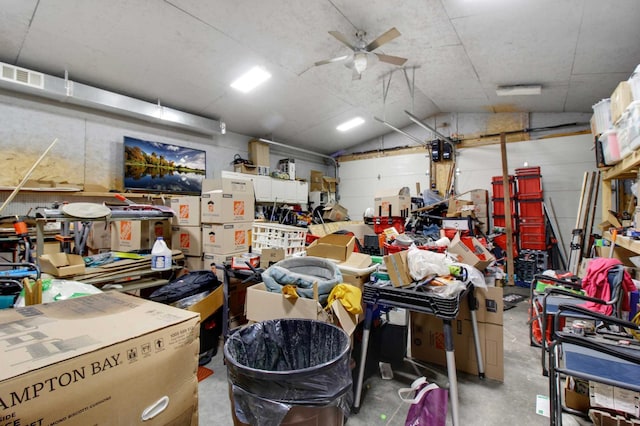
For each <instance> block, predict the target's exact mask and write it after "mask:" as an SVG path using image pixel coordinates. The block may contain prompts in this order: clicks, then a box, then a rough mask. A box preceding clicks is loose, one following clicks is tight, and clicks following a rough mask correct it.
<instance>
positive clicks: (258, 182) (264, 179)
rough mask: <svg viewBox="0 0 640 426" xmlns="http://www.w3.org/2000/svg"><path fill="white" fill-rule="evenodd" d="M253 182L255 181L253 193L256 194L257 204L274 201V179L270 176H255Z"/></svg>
mask: <svg viewBox="0 0 640 426" xmlns="http://www.w3.org/2000/svg"><path fill="white" fill-rule="evenodd" d="M251 180H252V181H253V191H254V192H255V194H256V201H257V202H264V201H272V200H273V187H272V185H271V181H272V179H271V178H270V177H269V176H253V177H252V178H251Z"/></svg>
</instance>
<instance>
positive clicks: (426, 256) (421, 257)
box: [407, 244, 451, 281]
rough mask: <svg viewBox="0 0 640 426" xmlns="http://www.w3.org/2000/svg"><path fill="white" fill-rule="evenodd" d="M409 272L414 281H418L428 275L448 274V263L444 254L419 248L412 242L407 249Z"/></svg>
mask: <svg viewBox="0 0 640 426" xmlns="http://www.w3.org/2000/svg"><path fill="white" fill-rule="evenodd" d="M407 263H408V265H409V274H410V275H411V278H413V279H414V280H415V281H420V280H421V279H423V278H425V277H426V276H428V275H433V274H435V275H441V276H444V275H449V264H450V263H451V262H450V261H449V259H448V258H447V256H446V255H444V254H441V253H434V252H432V251H429V250H420V249H419V248H417V247H416V246H415V244H412V245H411V247H409V250H408V251H407Z"/></svg>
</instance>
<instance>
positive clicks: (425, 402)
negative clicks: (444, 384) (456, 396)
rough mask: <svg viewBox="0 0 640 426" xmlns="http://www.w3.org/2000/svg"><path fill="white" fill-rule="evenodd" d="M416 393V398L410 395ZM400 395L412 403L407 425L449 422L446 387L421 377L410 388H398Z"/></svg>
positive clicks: (438, 425) (422, 425)
mask: <svg viewBox="0 0 640 426" xmlns="http://www.w3.org/2000/svg"><path fill="white" fill-rule="evenodd" d="M412 393H414V394H415V397H414V398H409V397H408V396H409V395H411V394H412ZM398 396H400V399H402V400H403V401H405V402H409V403H411V407H410V408H409V412H408V413H407V419H406V420H405V423H404V424H405V426H427V425H428V426H445V425H446V423H447V402H448V397H449V394H448V392H447V390H446V389H443V388H441V387H438V385H437V384H435V383H428V382H427V379H426V378H424V377H420V378H419V379H416V380H415V381H414V382H413V383H411V387H410V388H403V389H398Z"/></svg>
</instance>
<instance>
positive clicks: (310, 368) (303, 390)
mask: <svg viewBox="0 0 640 426" xmlns="http://www.w3.org/2000/svg"><path fill="white" fill-rule="evenodd" d="M349 352H350V345H349V336H347V334H346V333H345V332H344V331H342V330H341V329H340V328H338V327H336V326H334V325H331V324H327V323H324V322H321V321H315V320H307V319H279V320H269V321H263V322H259V323H255V324H252V325H249V326H247V327H244V328H242V329H240V330H238V331H237V332H235V333H234V334H233V335H231V336H230V337H229V339H228V340H227V342H226V343H225V345H224V356H225V359H226V361H227V376H228V380H229V397H230V398H231V409H232V416H233V421H234V425H236V426H238V425H252V426H275V425H300V426H304V425H318V424H321V425H326V426H340V425H342V424H343V422H344V419H345V417H347V416H348V415H349V410H350V407H351V405H352V402H353V391H352V389H353V387H352V378H351V370H350V368H349V360H350V354H349Z"/></svg>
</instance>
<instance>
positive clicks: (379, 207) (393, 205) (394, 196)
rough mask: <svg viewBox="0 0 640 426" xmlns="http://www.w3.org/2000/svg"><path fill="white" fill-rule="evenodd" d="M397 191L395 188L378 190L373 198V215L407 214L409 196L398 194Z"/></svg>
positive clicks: (409, 203) (409, 201)
mask: <svg viewBox="0 0 640 426" xmlns="http://www.w3.org/2000/svg"><path fill="white" fill-rule="evenodd" d="M398 192H399V191H398V190H397V189H383V190H378V191H377V192H376V194H375V196H374V198H373V202H374V207H373V214H374V216H402V217H406V216H408V214H409V210H410V209H411V196H410V195H399V194H398Z"/></svg>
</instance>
